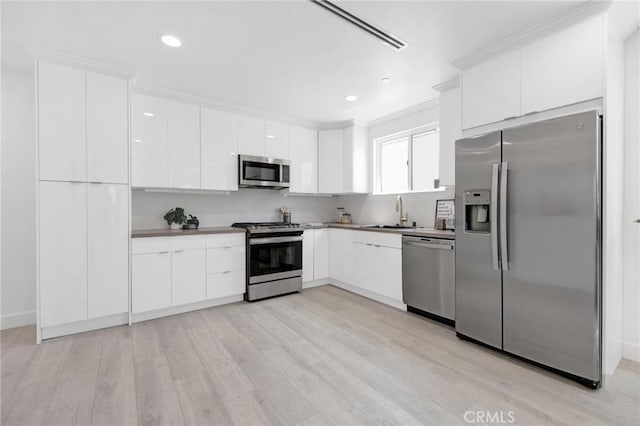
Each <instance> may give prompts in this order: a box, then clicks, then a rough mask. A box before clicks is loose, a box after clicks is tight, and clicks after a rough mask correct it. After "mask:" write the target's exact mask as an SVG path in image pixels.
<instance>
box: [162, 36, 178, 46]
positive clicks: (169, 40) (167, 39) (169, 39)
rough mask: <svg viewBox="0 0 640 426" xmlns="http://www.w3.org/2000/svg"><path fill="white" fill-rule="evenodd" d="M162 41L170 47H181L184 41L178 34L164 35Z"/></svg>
mask: <svg viewBox="0 0 640 426" xmlns="http://www.w3.org/2000/svg"><path fill="white" fill-rule="evenodd" d="M161 40H162V42H163V43H164V44H166V45H167V46H169V47H180V46H182V42H181V41H180V39H179V38H178V37H176V36H172V35H169V34H166V35H163V36H162V38H161Z"/></svg>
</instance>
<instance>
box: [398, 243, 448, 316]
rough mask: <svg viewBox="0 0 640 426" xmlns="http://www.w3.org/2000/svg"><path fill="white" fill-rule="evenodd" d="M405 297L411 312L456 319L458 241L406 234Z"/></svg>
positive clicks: (403, 274) (403, 244)
mask: <svg viewBox="0 0 640 426" xmlns="http://www.w3.org/2000/svg"><path fill="white" fill-rule="evenodd" d="M402 298H403V300H404V303H405V304H406V305H407V310H408V311H409V312H414V313H418V314H422V315H425V316H427V317H430V318H433V319H435V320H438V321H441V322H444V323H446V324H450V325H453V324H454V323H455V241H453V240H445V239H440V238H426V237H409V236H403V237H402Z"/></svg>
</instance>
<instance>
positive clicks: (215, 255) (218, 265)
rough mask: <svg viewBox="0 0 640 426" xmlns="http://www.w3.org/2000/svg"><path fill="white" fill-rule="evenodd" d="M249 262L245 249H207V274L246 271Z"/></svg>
mask: <svg viewBox="0 0 640 426" xmlns="http://www.w3.org/2000/svg"><path fill="white" fill-rule="evenodd" d="M246 264H247V260H246V257H245V249H244V246H243V247H217V248H210V249H207V273H208V274H212V273H216V272H227V271H240V270H241V271H244V270H245V268H246Z"/></svg>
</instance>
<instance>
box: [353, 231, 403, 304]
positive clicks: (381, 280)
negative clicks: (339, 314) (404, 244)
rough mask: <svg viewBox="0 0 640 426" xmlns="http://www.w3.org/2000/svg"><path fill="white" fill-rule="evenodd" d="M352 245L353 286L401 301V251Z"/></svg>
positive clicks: (398, 249)
mask: <svg viewBox="0 0 640 426" xmlns="http://www.w3.org/2000/svg"><path fill="white" fill-rule="evenodd" d="M353 244H354V268H355V279H354V283H353V284H354V285H355V286H356V287H360V288H362V289H364V290H367V291H370V292H372V293H376V294H379V295H382V296H385V297H388V298H391V299H394V300H402V249H400V248H395V247H383V246H379V245H373V244H362V243H353Z"/></svg>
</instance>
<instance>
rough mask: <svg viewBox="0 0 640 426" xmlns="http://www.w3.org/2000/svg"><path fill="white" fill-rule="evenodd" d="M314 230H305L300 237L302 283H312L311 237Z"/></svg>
mask: <svg viewBox="0 0 640 426" xmlns="http://www.w3.org/2000/svg"><path fill="white" fill-rule="evenodd" d="M314 233H315V230H314V229H305V231H304V234H303V236H302V282H305V283H306V282H309V281H313V235H314Z"/></svg>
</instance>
